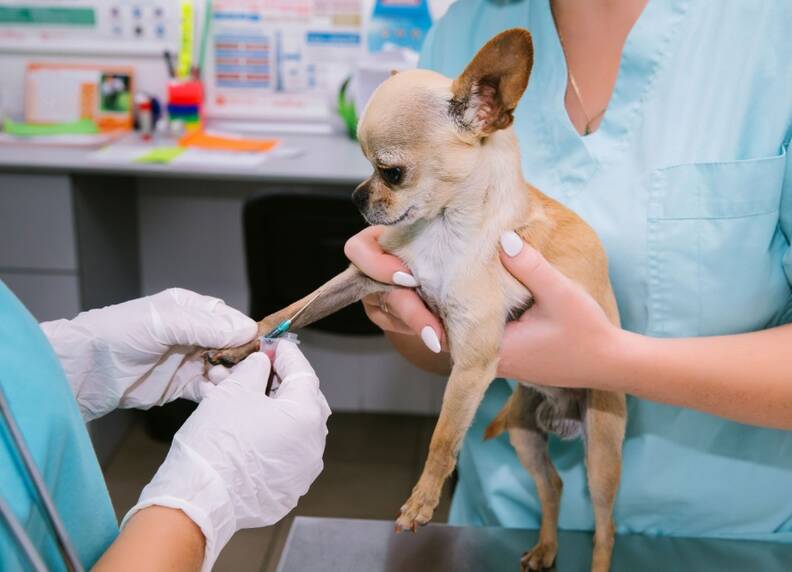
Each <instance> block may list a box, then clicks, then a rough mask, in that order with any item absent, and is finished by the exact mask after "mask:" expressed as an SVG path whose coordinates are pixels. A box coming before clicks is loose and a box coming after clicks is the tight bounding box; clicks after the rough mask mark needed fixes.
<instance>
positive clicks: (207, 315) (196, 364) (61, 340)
mask: <svg viewBox="0 0 792 572" xmlns="http://www.w3.org/2000/svg"><path fill="white" fill-rule="evenodd" d="M41 328H42V330H44V333H45V334H46V336H47V338H48V339H49V341H50V344H52V347H53V348H54V349H55V353H56V354H57V355H58V358H59V359H60V362H61V365H62V366H63V369H64V371H65V372H66V377H67V378H68V379H69V384H70V385H71V388H72V391H73V392H74V395H75V397H76V398H77V403H78V404H79V406H80V412H81V413H82V416H83V418H84V419H85V420H86V421H90V420H92V419H96V418H97V417H101V416H102V415H105V414H107V413H109V412H110V411H113V410H114V409H117V408H119V407H120V408H138V409H148V408H149V407H152V406H154V405H162V404H163V403H167V402H169V401H173V400H174V399H176V398H178V397H185V398H187V399H192V400H193V401H199V400H200V399H201V397H202V396H203V394H204V392H205V390H206V389H208V388H209V387H212V384H211V383H209V380H208V379H207V378H206V377H205V376H204V363H203V359H202V356H201V355H200V352H199V351H196V349H197V348H224V347H234V346H239V345H242V344H245V343H247V342H249V341H250V340H252V339H253V338H254V337H255V335H256V332H257V327H256V323H255V322H254V321H253V320H251V319H250V318H248V317H247V316H245V315H244V314H242V313H241V312H239V311H237V310H235V309H233V308H231V307H229V306H226V305H225V303H224V302H223V301H222V300H220V299H218V298H212V297H210V296H202V295H201V294H196V293H195V292H191V291H189V290H184V289H181V288H171V289H170V290H165V291H163V292H160V293H159V294H154V295H153V296H147V297H145V298H138V299H136V300H131V301H129V302H124V303H123V304H117V305H115V306H108V307H106V308H101V309H98V310H90V311H88V312H83V313H81V314H79V315H78V316H77V317H76V318H74V319H73V320H56V321H54V322H45V323H43V324H41Z"/></svg>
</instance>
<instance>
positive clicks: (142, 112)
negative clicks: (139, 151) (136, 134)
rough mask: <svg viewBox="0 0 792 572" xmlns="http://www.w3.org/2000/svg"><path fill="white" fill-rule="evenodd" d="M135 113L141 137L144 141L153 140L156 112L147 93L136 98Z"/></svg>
mask: <svg viewBox="0 0 792 572" xmlns="http://www.w3.org/2000/svg"><path fill="white" fill-rule="evenodd" d="M135 113H136V115H137V123H138V130H139V131H140V135H141V137H142V138H143V139H144V140H149V139H151V136H152V135H153V134H154V110H153V105H152V102H151V98H150V97H149V96H147V95H146V94H145V93H139V94H137V95H136V96H135Z"/></svg>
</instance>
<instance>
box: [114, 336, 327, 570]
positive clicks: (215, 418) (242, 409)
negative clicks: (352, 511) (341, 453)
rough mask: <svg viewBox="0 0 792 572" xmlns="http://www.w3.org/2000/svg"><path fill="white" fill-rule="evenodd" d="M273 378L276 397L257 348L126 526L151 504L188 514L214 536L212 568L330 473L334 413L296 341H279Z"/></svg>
mask: <svg viewBox="0 0 792 572" xmlns="http://www.w3.org/2000/svg"><path fill="white" fill-rule="evenodd" d="M275 372H276V373H277V374H278V376H279V377H280V379H281V385H280V387H279V388H278V392H277V395H276V396H275V397H268V396H267V395H265V391H266V388H267V377H268V375H269V373H270V361H269V360H268V359H267V356H266V355H264V354H263V353H262V352H256V353H253V354H251V355H250V356H249V357H248V358H247V359H245V360H244V361H242V362H241V363H240V364H238V365H237V366H235V367H234V368H233V369H232V370H231V374H230V375H229V376H228V377H227V378H226V379H225V380H223V381H222V382H220V383H219V384H218V385H217V386H213V387H212V388H211V389H210V390H209V391H208V392H207V394H206V396H205V397H204V399H203V400H202V401H201V403H200V404H199V405H198V408H197V409H196V410H195V412H194V413H193V414H192V415H191V416H190V417H189V419H187V421H186V422H185V423H184V425H183V426H182V427H181V429H179V431H178V432H177V433H176V435H175V436H174V438H173V444H172V445H171V449H170V451H169V452H168V456H167V458H166V459H165V462H164V463H163V464H162V466H161V467H160V468H159V470H158V471H157V474H156V475H154V478H153V479H152V481H151V483H149V484H148V485H147V486H146V488H145V489H143V492H142V493H141V495H140V500H139V501H138V503H137V504H136V505H135V506H134V507H133V508H132V509H131V510H130V511H129V513H128V514H127V515H126V517H124V521H123V523H122V526H124V524H126V523H127V522H128V521H129V519H130V518H131V517H132V516H133V515H134V514H135V513H136V512H137V511H139V510H141V509H143V508H145V507H147V506H152V505H158V506H165V507H170V508H177V509H181V510H182V511H183V512H184V513H185V514H186V515H187V516H189V517H190V518H191V519H192V520H193V521H194V522H195V523H196V524H197V525H198V526H199V527H200V528H201V531H202V532H203V534H204V536H205V537H206V552H205V557H204V563H203V568H202V569H203V570H210V569H211V567H212V565H213V564H214V561H215V559H216V558H217V555H218V554H219V553H220V551H221V550H222V548H223V546H224V545H225V544H226V543H227V542H228V540H229V539H230V538H231V536H232V535H233V534H234V533H235V532H236V531H237V530H239V529H242V528H253V527H260V526H268V525H270V524H273V523H275V522H277V521H278V520H280V519H281V518H283V517H284V516H285V515H286V514H287V513H288V512H289V511H290V510H291V509H293V508H294V507H295V505H296V504H297V500H298V499H299V497H300V496H302V495H304V494H305V493H306V492H307V491H308V487H309V486H310V485H311V483H312V482H313V481H314V479H316V477H317V476H318V475H319V473H320V472H321V471H322V467H323V465H322V453H323V452H324V446H325V436H326V435H327V418H328V416H329V415H330V408H329V407H328V406H327V402H326V401H325V398H324V396H323V395H322V393H321V391H320V390H319V379H318V378H317V377H316V374H315V373H314V370H313V368H311V366H310V364H309V363H308V361H307V360H306V359H305V357H304V356H303V355H302V354H301V353H300V351H299V350H298V349H297V346H295V345H294V344H292V343H289V342H285V341H281V342H279V344H278V348H277V353H276V355H275Z"/></svg>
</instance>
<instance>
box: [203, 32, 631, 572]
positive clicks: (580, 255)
mask: <svg viewBox="0 0 792 572" xmlns="http://www.w3.org/2000/svg"><path fill="white" fill-rule="evenodd" d="M532 64H533V46H532V42H531V36H530V34H529V33H528V32H527V31H526V30H521V29H513V30H508V31H505V32H503V33H501V34H499V35H498V36H495V37H494V38H493V39H492V40H490V41H489V42H488V43H487V44H486V45H485V46H484V47H483V48H482V49H481V50H480V51H479V52H478V54H477V55H476V56H475V58H474V59H473V61H472V62H470V64H469V65H468V66H467V68H466V69H465V71H464V72H463V73H462V75H460V76H459V77H457V78H456V79H453V80H452V79H449V78H446V77H444V76H442V75H440V74H437V73H434V72H431V71H425V70H413V71H405V72H400V73H398V74H394V75H393V76H391V77H390V78H389V79H388V80H386V81H385V82H384V83H383V84H382V85H381V86H379V87H378V88H377V90H376V91H375V93H374V95H373V96H372V98H371V101H370V102H369V104H368V105H367V107H366V109H365V110H364V113H363V115H362V117H361V121H360V126H359V129H358V136H359V139H360V143H361V147H362V149H363V153H364V154H365V155H366V157H367V158H368V159H369V160H370V161H371V163H372V165H373V167H374V173H373V174H372V175H371V177H369V179H367V180H366V181H364V182H363V183H362V184H361V185H360V186H358V188H357V189H356V190H355V191H354V193H353V195H352V198H353V201H354V203H355V204H356V205H357V207H358V208H359V209H360V211H361V212H362V214H363V216H364V217H365V219H366V220H367V222H369V223H370V224H373V225H374V224H376V225H384V226H386V227H387V228H386V230H385V232H383V234H382V236H381V239H380V242H381V244H382V246H383V248H384V249H385V250H387V251H389V252H391V253H393V254H395V255H396V256H398V257H399V258H401V259H402V260H403V261H404V262H405V263H406V264H407V266H408V267H409V268H410V270H411V271H412V274H413V275H414V276H415V278H416V280H417V281H418V283H419V285H420V286H419V289H418V293H419V294H420V296H421V297H422V298H423V300H424V301H425V302H426V303H427V305H428V306H429V307H430V308H431V309H432V310H433V311H434V312H436V313H437V314H438V315H439V316H440V317H441V318H442V320H443V322H444V324H445V328H446V332H447V339H448V347H449V350H450V353H451V358H452V363H453V367H452V371H451V376H450V378H449V380H448V385H447V387H446V390H445V395H444V397H443V404H442V409H441V411H440V416H439V419H438V422H437V426H436V427H435V431H434V434H433V435H432V441H431V445H430V449H429V455H428V458H427V460H426V465H425V466H424V469H423V473H422V475H421V477H420V479H419V480H418V483H417V484H416V485H415V487H414V489H413V491H412V495H411V496H410V498H409V499H408V500H407V502H406V503H405V504H404V506H402V507H401V514H400V516H399V517H398V520H397V522H396V528H397V530H403V529H411V530H412V531H415V528H416V525H423V524H426V523H427V522H428V521H429V520H430V519H431V517H432V513H433V512H434V509H435V507H436V506H437V503H438V500H439V497H440V491H441V488H442V486H443V483H444V481H445V480H446V478H447V477H448V475H449V474H450V473H451V472H452V470H453V469H454V466H455V464H456V455H457V452H458V450H459V446H460V443H461V441H462V438H463V436H464V435H465V432H466V431H467V429H468V427H469V426H470V424H471V422H472V419H473V416H474V414H475V412H476V409H477V408H478V406H479V403H480V401H481V399H482V397H483V396H484V392H485V390H486V389H487V387H488V386H489V384H490V382H491V381H492V380H493V378H495V376H496V371H497V366H498V354H499V350H500V344H501V338H502V336H503V331H504V325H505V324H506V322H507V321H508V320H510V319H515V318H516V317H518V316H519V315H520V314H521V313H522V312H523V311H524V310H525V309H526V308H528V307H529V306H530V304H531V302H532V297H531V294H530V292H528V291H527V289H526V288H525V287H524V286H523V285H522V284H521V283H519V282H518V281H517V280H516V279H515V278H514V277H512V276H511V275H510V274H509V273H508V272H507V271H506V270H505V269H504V267H503V266H502V265H501V264H500V261H499V258H498V251H497V244H498V238H499V237H500V235H501V233H502V232H504V231H506V230H512V229H516V230H517V232H518V234H520V236H521V237H522V238H523V239H524V240H525V241H526V242H527V243H528V244H530V245H531V246H533V247H534V248H536V249H537V250H539V251H540V252H541V253H542V254H543V256H544V257H545V258H546V259H547V260H548V261H549V262H550V263H552V264H553V265H555V267H556V268H558V269H559V270H560V271H561V272H562V273H564V274H565V275H566V276H567V277H569V278H570V279H572V280H573V281H575V282H576V283H577V284H579V285H580V286H582V287H583V288H584V289H585V290H586V291H587V292H588V293H589V294H590V295H591V296H592V297H593V298H594V299H595V300H596V301H597V302H598V303H599V304H600V306H601V307H602V309H603V310H604V311H605V313H606V314H607V316H608V318H609V319H610V320H611V321H612V322H613V323H614V324H616V325H618V324H619V316H618V310H617V307H616V301H615V298H614V295H613V291H612V289H611V285H610V281H609V279H608V269H607V260H606V257H605V253H604V251H603V249H602V246H601V245H600V243H599V240H598V239H597V236H596V235H595V233H594V231H593V230H592V229H591V228H590V227H589V226H588V225H587V224H586V223H585V222H583V221H582V220H581V219H580V218H579V217H578V216H577V215H576V214H574V213H573V212H571V211H570V210H569V209H567V208H565V207H564V206H562V205H561V204H559V203H558V202H556V201H554V200H553V199H551V198H549V197H547V196H545V195H544V194H542V193H541V192H539V191H538V190H537V189H535V188H533V187H531V186H530V185H529V184H527V183H526V182H525V180H524V179H523V176H522V172H521V168H520V153H519V149H518V144H517V139H516V137H515V135H514V133H513V130H512V128H511V127H510V126H511V123H512V120H513V118H512V114H513V111H514V109H515V107H516V106H517V102H518V100H519V99H520V97H521V96H522V93H523V91H524V90H525V88H526V86H527V83H528V76H529V74H530V71H531V66H532ZM537 112H540V110H537ZM391 288H395V287H394V286H392V285H389V284H383V283H380V282H377V281H375V280H373V279H371V278H369V277H368V276H366V275H364V274H363V273H362V272H361V271H360V270H358V269H357V268H356V267H355V266H350V267H349V268H348V269H347V270H345V271H344V272H342V273H341V274H339V275H338V276H336V277H335V278H333V279H332V280H330V281H329V282H327V283H326V284H324V285H323V286H322V287H321V288H319V289H318V290H316V291H315V292H313V293H311V294H309V295H308V296H306V297H305V298H303V299H302V300H299V301H298V302H295V303H294V304H292V305H290V306H288V307H287V308H285V309H283V310H281V311H279V312H276V313H275V314H273V315H271V316H268V317H267V318H265V319H264V320H262V321H261V322H260V330H259V331H260V332H261V333H262V334H263V333H264V332H266V331H268V330H270V329H271V328H272V327H274V326H275V325H276V324H278V323H280V322H281V321H282V320H284V319H286V318H289V317H290V316H292V315H294V314H295V313H296V312H297V311H298V310H301V309H303V308H304V307H305V306H306V303H307V302H308V301H310V300H312V298H313V297H314V296H315V295H316V294H317V293H320V295H319V298H317V299H316V301H315V302H314V303H312V304H311V305H310V306H308V307H306V308H305V311H304V312H303V313H301V314H300V316H299V317H298V318H297V319H296V320H295V322H294V324H293V327H302V326H305V325H308V324H310V323H311V322H314V321H316V320H318V319H320V318H322V317H324V316H326V315H328V314H330V313H332V312H335V311H337V310H339V309H341V308H343V307H345V306H347V305H349V304H352V303H353V302H356V301H358V300H360V299H361V298H363V297H364V296H366V295H368V294H372V293H376V292H385V291H388V290H390V289H391ZM257 347H258V345H257V342H253V343H251V344H248V345H247V346H244V347H242V348H235V349H231V350H220V351H214V352H209V353H208V354H207V359H209V361H210V362H211V363H226V364H232V363H236V362H237V361H239V360H240V359H242V358H243V357H244V356H246V355H247V354H248V353H250V352H251V351H255V350H256V349H257ZM625 421H626V408H625V400H624V396H623V395H621V394H616V393H609V392H604V391H599V390H593V389H592V390H572V389H558V388H552V387H543V386H536V385H532V384H530V383H527V382H521V384H520V385H518V387H517V390H516V391H515V392H514V393H513V394H512V396H511V398H510V399H509V400H508V402H507V404H506V407H505V408H504V410H503V411H502V412H501V413H500V414H499V415H498V416H497V417H496V419H495V420H494V421H493V423H492V425H490V427H489V428H488V429H487V433H486V436H487V437H492V436H495V435H496V434H498V433H500V432H501V431H504V430H506V431H508V435H509V439H510V441H511V444H512V445H513V446H514V449H515V451H516V452H517V456H518V457H519V459H520V462H521V463H522V465H523V466H524V467H525V469H526V470H527V471H528V472H529V473H530V474H531V476H532V477H533V479H534V481H535V482H536V489H537V492H538V495H539V499H540V501H541V506H542V520H541V530H540V533H539V542H538V543H537V544H536V546H534V547H533V548H532V549H531V550H529V551H528V552H526V553H525V554H524V556H523V558H522V560H521V566H522V570H524V571H525V570H541V569H543V568H548V567H550V566H551V565H552V564H553V562H554V560H555V557H556V553H557V548H558V546H557V524H558V513H559V505H560V497H561V488H562V483H561V479H560V478H559V476H558V472H557V471H556V469H555V468H554V466H553V464H552V462H551V460H550V457H549V455H548V451H547V440H548V433H555V434H558V435H560V436H561V437H562V438H573V437H578V436H582V438H583V439H585V445H586V467H587V471H588V483H589V489H590V493H591V500H592V504H593V509H594V520H595V534H594V554H593V561H592V570H595V571H597V572H602V571H605V570H608V569H609V567H610V560H611V552H612V548H613V542H614V524H613V516H612V513H613V504H614V499H615V497H616V492H617V489H618V486H619V479H620V473H621V449H622V441H623V439H624V428H625Z"/></svg>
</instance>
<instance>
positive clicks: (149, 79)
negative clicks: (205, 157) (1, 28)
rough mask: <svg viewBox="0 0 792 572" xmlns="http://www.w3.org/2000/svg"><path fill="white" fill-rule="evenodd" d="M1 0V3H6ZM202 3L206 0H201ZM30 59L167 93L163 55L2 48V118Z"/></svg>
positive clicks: (9, 112)
mask: <svg viewBox="0 0 792 572" xmlns="http://www.w3.org/2000/svg"><path fill="white" fill-rule="evenodd" d="M454 1H455V0H429V8H430V10H431V13H432V17H433V18H434V19H435V20H436V19H437V18H439V17H440V16H441V15H442V14H444V13H445V11H446V10H447V9H448V7H449V6H450V5H451V4H453V3H454ZM3 3H4V2H3V0H0V4H3ZM197 4H202V2H197ZM363 4H364V6H365V8H364V13H366V14H368V13H369V12H370V10H371V6H373V0H363ZM29 61H46V62H56V63H58V62H69V63H94V64H95V63H97V61H98V62H100V63H105V64H110V65H131V66H133V67H134V68H135V70H136V81H137V82H138V83H137V89H139V90H142V91H145V92H147V93H150V94H152V95H155V96H158V97H159V98H160V99H161V100H164V97H165V85H166V82H167V79H168V76H167V73H166V70H165V64H164V62H163V60H162V58H161V57H159V56H124V57H120V56H113V57H106V56H103V55H102V54H96V55H95V56H90V57H86V56H69V55H63V54H59V53H57V52H53V53H47V52H39V53H36V54H33V55H30V54H19V53H13V52H3V50H2V49H1V48H0V78H2V81H0V118H2V117H4V116H11V117H20V116H21V115H22V111H23V109H24V105H23V100H24V78H25V66H26V65H27V63H28V62H29Z"/></svg>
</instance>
